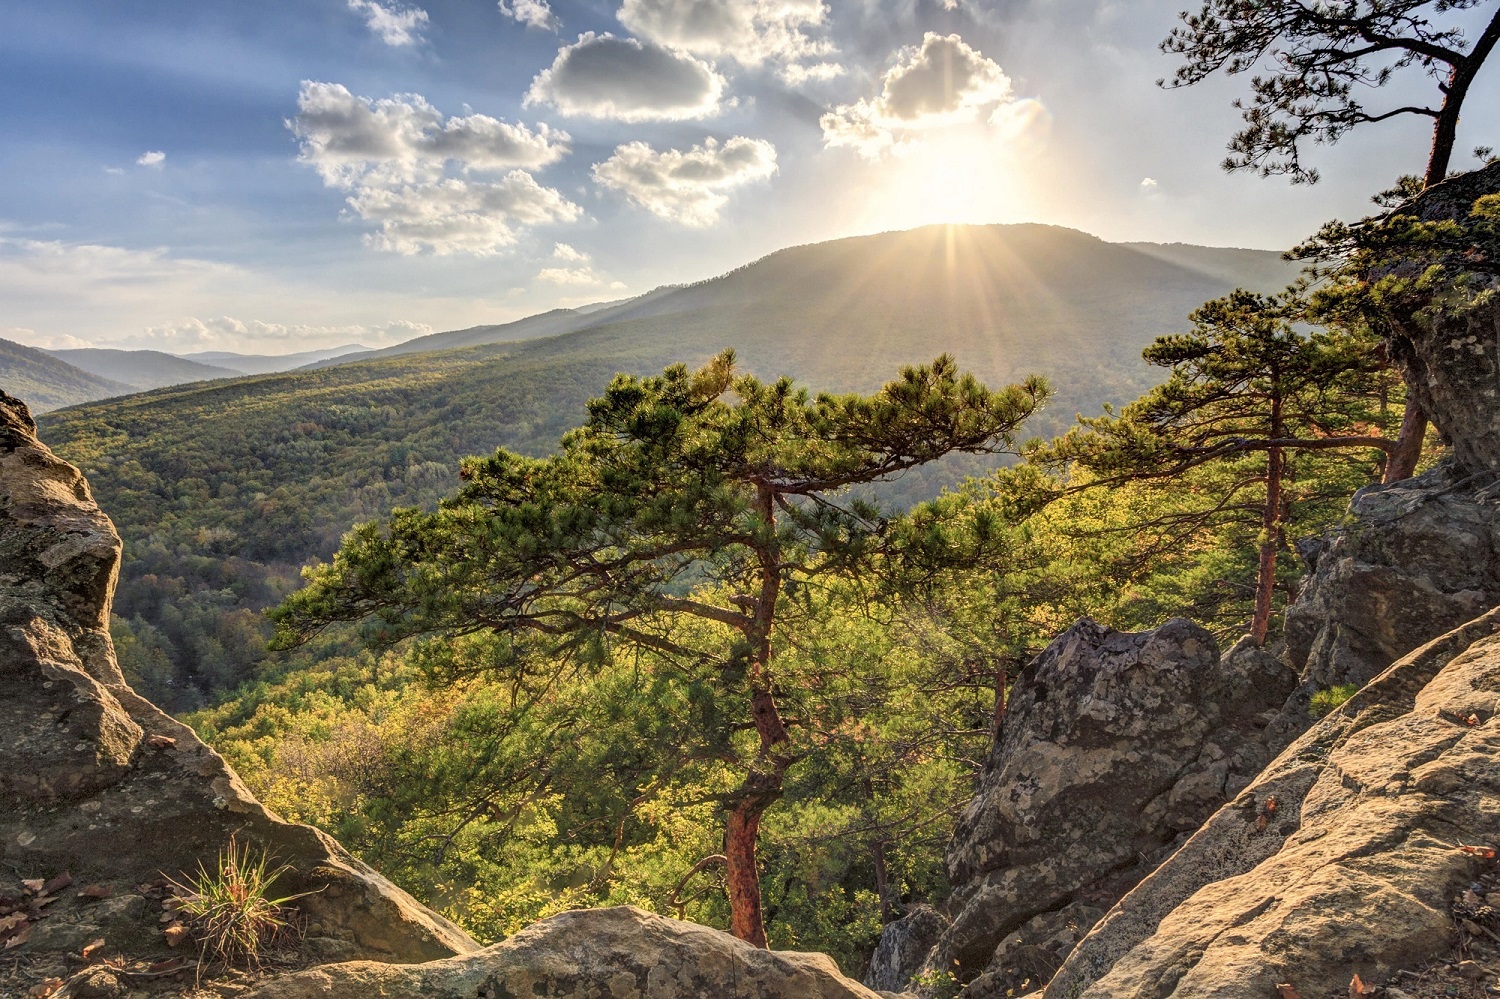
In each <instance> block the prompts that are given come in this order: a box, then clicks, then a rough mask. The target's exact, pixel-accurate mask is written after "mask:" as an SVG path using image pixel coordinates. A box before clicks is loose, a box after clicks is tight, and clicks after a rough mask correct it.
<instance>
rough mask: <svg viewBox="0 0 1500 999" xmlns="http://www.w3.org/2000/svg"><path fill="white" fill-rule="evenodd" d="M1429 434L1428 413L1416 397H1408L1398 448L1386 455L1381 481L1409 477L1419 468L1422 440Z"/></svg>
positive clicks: (1392, 480)
mask: <svg viewBox="0 0 1500 999" xmlns="http://www.w3.org/2000/svg"><path fill="white" fill-rule="evenodd" d="M1426 436H1427V414H1426V413H1424V412H1422V404H1421V403H1419V402H1417V400H1416V397H1415V396H1412V395H1408V396H1407V397H1406V412H1405V413H1403V414H1402V415H1401V432H1400V433H1399V434H1397V435H1396V450H1394V451H1392V452H1391V453H1390V454H1388V455H1386V458H1385V474H1384V475H1382V476H1381V477H1380V481H1381V482H1387V483H1389V482H1400V481H1402V480H1403V479H1409V478H1411V477H1412V475H1413V474H1415V473H1416V470H1417V462H1418V461H1419V460H1420V459H1421V457H1422V441H1423V439H1424V438H1426Z"/></svg>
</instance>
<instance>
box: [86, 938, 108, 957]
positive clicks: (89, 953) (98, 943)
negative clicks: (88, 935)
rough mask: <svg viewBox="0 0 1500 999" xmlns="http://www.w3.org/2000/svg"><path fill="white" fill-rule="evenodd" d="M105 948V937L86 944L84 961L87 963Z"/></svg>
mask: <svg viewBox="0 0 1500 999" xmlns="http://www.w3.org/2000/svg"><path fill="white" fill-rule="evenodd" d="M103 946H104V938H103V937H95V938H94V939H93V940H90V941H89V942H88V943H86V944H84V946H83V951H82V954H83V959H84V960H85V961H87V960H88V959H89V958H91V957H93V956H94V955H95V954H97V953H99V949H100V948H101V947H103Z"/></svg>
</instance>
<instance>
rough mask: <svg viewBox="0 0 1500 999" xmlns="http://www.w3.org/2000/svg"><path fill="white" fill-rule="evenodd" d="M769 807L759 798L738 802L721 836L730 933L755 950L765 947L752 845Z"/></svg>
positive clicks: (758, 882)
mask: <svg viewBox="0 0 1500 999" xmlns="http://www.w3.org/2000/svg"><path fill="white" fill-rule="evenodd" d="M768 804H770V802H769V801H763V800H761V799H760V798H758V797H750V798H746V799H744V800H742V801H740V802H738V803H737V804H736V805H735V806H734V807H733V808H732V809H730V811H729V822H728V829H727V830H726V833H725V836H724V859H725V861H726V862H727V863H726V865H725V866H726V867H727V868H728V869H729V932H731V933H733V934H734V935H735V936H737V937H739V938H740V939H741V940H743V941H745V942H746V943H748V944H753V945H754V946H756V947H765V946H767V944H766V921H765V915H764V914H763V913H762V912H761V906H760V869H759V868H758V867H757V866H756V863H755V842H756V839H757V838H758V837H759V835H760V817H761V815H762V814H764V812H765V810H766V805H768Z"/></svg>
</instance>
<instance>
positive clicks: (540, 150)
mask: <svg viewBox="0 0 1500 999" xmlns="http://www.w3.org/2000/svg"><path fill="white" fill-rule="evenodd" d="M297 108H298V114H297V117H296V118H295V119H293V120H292V121H290V122H288V123H287V126H288V127H289V128H290V129H291V130H292V132H293V134H295V135H296V136H297V137H298V138H299V139H301V140H302V150H301V155H300V159H301V160H302V161H303V162H304V163H309V164H311V165H312V166H313V167H314V168H316V169H317V171H318V174H319V176H321V177H322V178H323V182H324V183H325V184H327V185H328V186H330V187H337V188H341V189H343V190H345V191H348V192H349V198H348V204H349V206H350V207H351V208H352V209H354V211H355V213H356V214H357V215H359V216H360V217H361V218H363V219H366V220H367V221H371V222H378V223H380V230H379V232H378V233H374V234H371V235H370V236H369V237H368V239H369V242H370V243H371V245H373V246H376V247H378V248H380V249H385V250H391V251H394V252H397V253H404V254H412V253H419V252H421V251H423V250H431V251H432V252H434V253H437V254H448V253H472V254H480V255H484V254H490V253H494V252H496V251H498V250H499V249H501V248H503V247H506V246H510V245H511V244H513V243H514V242H515V241H516V234H515V228H516V226H517V225H535V224H540V223H544V222H571V221H574V220H576V219H577V218H579V217H580V216H581V215H582V209H580V208H579V207H578V206H577V205H575V204H573V203H572V202H570V201H568V200H567V199H566V198H565V197H563V196H562V195H561V194H560V193H558V192H557V191H556V190H554V189H552V188H548V187H543V186H542V185H540V184H538V183H537V181H536V179H535V178H534V177H533V176H532V175H531V174H530V173H528V172H527V170H528V169H538V168H541V167H544V166H547V165H549V164H551V163H555V162H557V161H558V160H559V159H561V158H562V157H563V156H564V155H565V154H566V153H567V150H568V146H567V143H568V135H567V133H565V132H558V131H555V130H553V129H550V128H548V127H547V126H546V125H538V126H536V128H535V129H532V128H528V127H527V126H525V125H512V124H510V123H508V122H503V121H500V120H498V119H496V118H491V117H489V116H488V115H482V114H470V115H466V116H464V117H457V116H454V117H451V118H447V117H444V116H443V114H442V112H440V111H438V110H437V108H435V107H433V106H432V105H431V104H429V103H427V101H426V100H425V99H423V98H422V97H421V96H420V95H417V94H398V95H396V96H394V97H390V98H386V99H384V100H379V101H376V100H371V99H370V98H367V97H358V96H355V95H354V94H352V93H350V92H349V90H348V89H347V88H345V87H343V86H341V85H339V84H336V83H317V82H313V81H304V82H303V84H302V90H301V93H300V94H299V95H298V100H297ZM475 174H502V175H501V176H499V177H498V178H496V179H488V180H481V179H476V178H475V176H474V175H475Z"/></svg>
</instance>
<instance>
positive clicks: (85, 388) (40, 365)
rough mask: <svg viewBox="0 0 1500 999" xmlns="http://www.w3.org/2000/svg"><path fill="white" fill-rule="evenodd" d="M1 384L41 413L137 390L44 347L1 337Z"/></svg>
mask: <svg viewBox="0 0 1500 999" xmlns="http://www.w3.org/2000/svg"><path fill="white" fill-rule="evenodd" d="M0 385H3V386H5V390H6V391H7V392H10V393H11V394H13V395H15V396H18V397H20V398H22V399H25V400H26V402H27V404H28V405H30V406H31V408H32V409H33V410H34V411H35V412H38V413H46V412H50V411H51V410H54V409H59V408H61V407H63V406H71V405H74V404H75V403H80V402H85V401H87V400H90V399H102V398H105V397H107V396H112V395H124V394H125V393H127V392H134V391H135V387H134V386H131V385H126V384H124V383H123V382H118V381H112V380H111V379H108V378H101V377H100V376H98V375H95V374H91V373H89V372H87V371H85V370H83V369H82V368H79V367H76V366H75V365H72V364H69V363H68V362H67V361H64V360H62V359H60V358H57V357H53V356H52V355H51V354H49V353H47V352H46V351H44V350H36V349H34V348H32V347H26V346H23V345H21V344H19V343H14V342H12V341H10V340H0Z"/></svg>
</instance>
